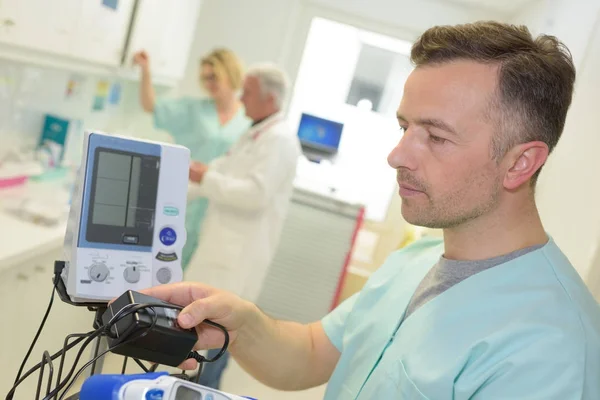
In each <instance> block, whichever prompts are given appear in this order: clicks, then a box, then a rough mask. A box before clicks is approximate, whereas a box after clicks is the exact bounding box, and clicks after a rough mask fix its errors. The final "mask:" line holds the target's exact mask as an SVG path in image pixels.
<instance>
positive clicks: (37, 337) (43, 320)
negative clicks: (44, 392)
mask: <svg viewBox="0 0 600 400" xmlns="http://www.w3.org/2000/svg"><path fill="white" fill-rule="evenodd" d="M58 279H60V275H58V274H56V275H55V277H54V285H53V286H52V294H51V295H50V302H49V303H48V307H47V308H46V313H45V314H44V318H42V323H41V324H40V327H39V328H38V330H37V333H36V334H35V336H34V338H33V341H32V342H31V345H30V346H29V350H27V354H25V358H24V359H23V362H22V363H21V367H19V372H17V377H16V378H15V381H14V384H16V383H17V382H18V381H19V379H21V374H22V373H23V370H24V369H25V364H27V360H28V359H29V356H30V355H31V352H32V351H33V348H34V347H35V344H36V343H37V341H38V339H39V337H40V334H41V333H42V330H43V329H44V325H46V320H47V319H48V315H50V310H51V309H52V304H53V303H54V294H55V293H56V286H57V285H58ZM7 399H8V400H11V399H12V396H11V397H7Z"/></svg>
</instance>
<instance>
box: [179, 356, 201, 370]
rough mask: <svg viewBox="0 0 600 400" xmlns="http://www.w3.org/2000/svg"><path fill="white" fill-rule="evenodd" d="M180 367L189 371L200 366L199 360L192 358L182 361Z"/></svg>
mask: <svg viewBox="0 0 600 400" xmlns="http://www.w3.org/2000/svg"><path fill="white" fill-rule="evenodd" d="M179 368H181V369H183V370H186V371H189V370H191V369H196V368H198V361H196V360H194V359H193V358H190V359H188V360H185V361H184V362H182V363H181V364H180V365H179Z"/></svg>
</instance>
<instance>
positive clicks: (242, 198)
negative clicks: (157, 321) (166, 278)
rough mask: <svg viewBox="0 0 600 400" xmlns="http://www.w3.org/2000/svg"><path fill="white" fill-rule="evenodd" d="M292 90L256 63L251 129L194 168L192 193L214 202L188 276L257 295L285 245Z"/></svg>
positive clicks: (246, 92) (293, 148)
mask: <svg viewBox="0 0 600 400" xmlns="http://www.w3.org/2000/svg"><path fill="white" fill-rule="evenodd" d="M286 89H287V79H286V77H285V74H284V73H283V72H282V71H281V70H280V69H278V68H277V67H275V66H273V65H270V64H263V65H259V66H255V67H253V68H250V69H249V70H248V72H247V75H246V79H245V82H244V89H243V94H242V97H241V101H242V103H243V104H244V107H245V109H246V115H247V116H248V117H249V118H250V119H252V121H253V124H252V126H251V128H250V129H249V130H248V131H247V132H246V133H245V134H243V135H242V136H241V137H240V139H238V141H237V142H236V143H235V144H234V145H233V147H232V148H231V150H230V152H229V153H228V154H226V155H225V156H223V157H221V158H219V159H216V160H215V161H213V162H212V163H210V164H208V165H206V164H202V163H197V162H196V163H193V164H192V165H191V166H190V181H191V184H190V189H189V195H188V197H191V198H195V197H197V196H201V197H206V198H207V199H208V201H209V205H208V209H207V212H206V217H205V220H204V223H203V226H202V232H203V234H202V236H201V238H200V242H199V245H198V250H197V251H196V253H195V255H194V257H193V258H192V260H191V262H190V267H189V270H188V271H187V273H186V277H185V279H186V280H188V281H198V282H202V283H206V284H209V285H211V286H214V287H218V288H221V289H225V290H228V291H231V292H233V293H236V294H237V295H239V296H241V297H243V298H245V299H247V300H250V301H253V302H254V301H256V300H257V298H258V295H259V293H260V290H261V287H262V283H263V281H264V278H265V276H266V273H267V269H268V267H269V264H270V263H271V260H272V259H273V256H274V254H275V250H276V247H277V245H278V243H279V236H280V234H281V229H282V226H283V222H284V218H285V216H286V212H287V209H288V205H289V201H290V198H291V195H292V189H293V181H294V177H295V175H296V163H297V160H298V157H299V156H300V143H299V141H298V138H297V136H296V135H295V133H294V132H293V131H292V130H291V129H290V128H289V127H288V125H287V123H286V121H285V119H284V117H283V115H282V114H281V111H280V110H281V105H282V102H283V100H284V97H285V95H286ZM217 352H218V350H217V351H211V352H209V357H210V356H213V355H215V354H216V353H217ZM219 361H220V362H217V363H213V364H207V365H206V367H205V372H204V373H203V376H202V380H201V383H202V384H204V385H205V386H210V387H215V388H216V387H218V384H219V380H220V376H221V374H222V371H223V369H224V367H225V364H226V359H225V358H224V359H223V360H222V361H221V360H219Z"/></svg>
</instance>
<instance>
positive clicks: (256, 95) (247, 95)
mask: <svg viewBox="0 0 600 400" xmlns="http://www.w3.org/2000/svg"><path fill="white" fill-rule="evenodd" d="M240 101H241V102H242V104H244V107H245V109H246V115H247V116H248V118H250V119H252V120H257V119H260V118H261V115H262V111H263V108H264V106H265V104H264V103H265V99H264V97H263V95H262V93H261V91H260V83H259V82H258V79H257V78H256V77H254V76H248V77H246V79H245V80H244V91H243V92H242V97H241V98H240Z"/></svg>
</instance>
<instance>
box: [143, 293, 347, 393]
mask: <svg viewBox="0 0 600 400" xmlns="http://www.w3.org/2000/svg"><path fill="white" fill-rule="evenodd" d="M143 292H144V293H146V294H148V295H150V296H153V297H157V298H160V299H162V300H164V301H168V302H171V303H174V304H179V305H181V306H185V308H184V310H183V311H182V312H181V313H180V315H179V318H178V322H179V324H180V326H182V327H183V328H192V327H196V331H197V332H198V343H197V349H208V348H218V347H220V346H221V345H222V343H223V335H222V333H221V332H220V331H219V330H217V329H215V328H212V327H210V326H205V325H202V324H201V322H202V321H203V320H205V319H209V320H211V321H213V322H216V323H218V324H221V325H223V326H224V327H225V328H227V330H228V331H229V334H230V339H231V342H230V346H229V349H230V351H231V353H232V355H233V357H234V358H235V360H236V361H237V362H238V363H239V364H240V365H241V366H242V367H243V368H244V369H245V370H246V371H247V372H248V373H250V374H251V375H252V376H254V377H255V378H256V379H258V380H259V381H261V382H262V383H264V384H266V385H268V386H271V387H274V388H277V389H280V390H299V389H304V388H309V387H313V386H316V385H320V384H322V383H325V382H327V381H328V380H329V377H330V376H331V374H332V372H333V369H334V368H335V365H336V364H337V361H338V359H339V357H340V352H339V351H338V349H337V348H336V347H335V346H334V345H333V344H332V343H331V341H330V340H329V339H328V337H327V335H326V334H325V331H324V329H323V327H322V325H321V323H320V322H316V323H313V324H310V325H302V324H298V323H294V322H287V321H276V320H274V319H271V318H269V317H268V316H266V315H265V314H264V313H263V312H262V311H260V310H259V309H258V307H256V306H255V305H254V304H252V303H250V302H248V301H246V300H243V299H241V298H239V297H237V296H235V295H233V294H231V293H228V292H225V291H222V290H218V289H215V288H211V287H209V286H206V285H202V284H200V283H191V282H182V283H176V284H172V285H161V286H157V287H154V288H151V289H147V290H144V291H143ZM195 364H196V362H195V361H193V360H188V361H186V363H184V365H182V366H181V367H182V368H186V369H192V368H194V367H195Z"/></svg>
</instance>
